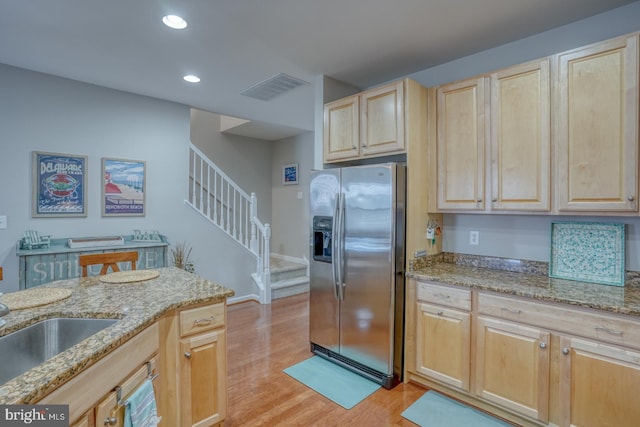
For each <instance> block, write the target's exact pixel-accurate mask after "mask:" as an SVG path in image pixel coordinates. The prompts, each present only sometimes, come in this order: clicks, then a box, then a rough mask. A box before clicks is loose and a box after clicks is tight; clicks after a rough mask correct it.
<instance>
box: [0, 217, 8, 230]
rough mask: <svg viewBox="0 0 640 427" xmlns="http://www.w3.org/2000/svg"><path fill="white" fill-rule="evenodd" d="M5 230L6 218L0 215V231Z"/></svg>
mask: <svg viewBox="0 0 640 427" xmlns="http://www.w3.org/2000/svg"><path fill="white" fill-rule="evenodd" d="M6 229H7V216H6V215H0V230H6Z"/></svg>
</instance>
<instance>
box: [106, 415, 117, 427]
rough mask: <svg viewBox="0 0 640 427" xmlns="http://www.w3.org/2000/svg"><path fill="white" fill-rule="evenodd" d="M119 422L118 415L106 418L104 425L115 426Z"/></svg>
mask: <svg viewBox="0 0 640 427" xmlns="http://www.w3.org/2000/svg"><path fill="white" fill-rule="evenodd" d="M116 424H118V419H117V418H116V417H110V418H105V420H104V425H106V426H114V425H116Z"/></svg>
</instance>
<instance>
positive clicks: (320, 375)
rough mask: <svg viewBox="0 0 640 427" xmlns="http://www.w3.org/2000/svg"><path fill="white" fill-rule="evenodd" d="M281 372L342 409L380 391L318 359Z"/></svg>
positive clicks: (358, 376) (378, 385)
mask: <svg viewBox="0 0 640 427" xmlns="http://www.w3.org/2000/svg"><path fill="white" fill-rule="evenodd" d="M284 372H285V373H286V374H287V375H289V376H291V377H293V378H294V379H296V380H298V381H300V382H301V383H302V384H304V385H306V386H307V387H309V388H311V389H313V390H314V391H316V392H318V393H320V394H321V395H323V396H324V397H326V398H328V399H331V400H333V401H334V402H335V403H337V404H338V405H340V406H342V407H343V408H345V409H351V408H353V407H354V406H355V405H357V404H358V403H360V402H361V401H363V400H364V399H365V398H366V397H367V396H369V395H370V394H372V393H373V392H374V391H376V390H378V389H379V388H380V384H376V383H374V382H373V381H369V380H368V379H366V378H364V377H362V376H360V375H358V374H356V373H353V372H351V371H349V370H347V369H345V368H343V367H341V366H338V365H336V364H335V363H332V362H329V361H328V360H325V359H323V358H322V357H318V356H313V357H312V358H310V359H307V360H304V361H302V362H300V363H298V364H296V365H293V366H290V367H288V368H287V369H285V370H284Z"/></svg>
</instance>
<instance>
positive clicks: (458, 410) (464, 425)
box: [402, 390, 512, 427]
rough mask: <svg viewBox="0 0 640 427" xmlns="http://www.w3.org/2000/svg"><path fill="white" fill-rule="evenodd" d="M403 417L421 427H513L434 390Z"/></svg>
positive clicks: (427, 393)
mask: <svg viewBox="0 0 640 427" xmlns="http://www.w3.org/2000/svg"><path fill="white" fill-rule="evenodd" d="M402 416H403V417H404V418H406V419H408V420H409V421H411V422H413V423H415V424H418V425H419V426H420V427H471V426H473V427H512V426H511V424H507V423H505V422H504V421H501V420H499V419H497V418H494V417H492V416H490V415H488V414H485V413H484V412H481V411H478V410H476V409H473V408H471V407H469V406H467V405H465V404H463V403H460V402H458V401H456V400H453V399H449V398H448V397H445V396H443V395H441V394H440V393H438V392H435V391H433V390H429V391H428V392H426V393H425V394H423V395H422V397H420V399H418V400H416V401H415V402H414V403H413V405H411V406H409V407H408V408H407V409H405V410H404V412H403V413H402Z"/></svg>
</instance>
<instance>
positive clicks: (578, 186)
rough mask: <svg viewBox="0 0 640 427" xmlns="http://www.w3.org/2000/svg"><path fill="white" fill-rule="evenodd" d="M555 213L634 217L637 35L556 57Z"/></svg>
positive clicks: (636, 141)
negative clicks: (603, 213)
mask: <svg viewBox="0 0 640 427" xmlns="http://www.w3.org/2000/svg"><path fill="white" fill-rule="evenodd" d="M555 60H556V63H557V68H558V92H557V97H558V101H557V103H558V105H557V107H558V110H557V111H556V114H557V162H558V163H557V165H558V181H557V208H558V210H559V211H594V212H595V211H605V212H606V211H616V212H637V211H638V203H637V200H638V34H634V35H631V36H624V37H619V38H616V39H612V40H608V41H605V42H602V43H596V44H593V45H590V46H586V47H583V48H579V49H575V50H571V51H568V52H565V53H561V54H559V55H557V56H556V57H555Z"/></svg>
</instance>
